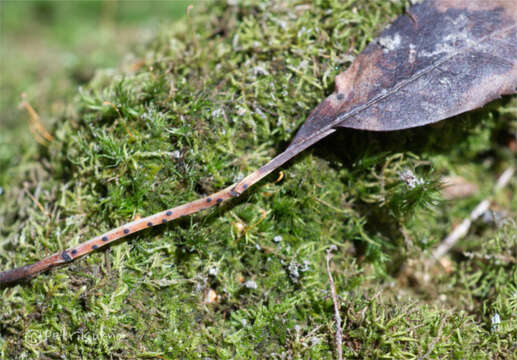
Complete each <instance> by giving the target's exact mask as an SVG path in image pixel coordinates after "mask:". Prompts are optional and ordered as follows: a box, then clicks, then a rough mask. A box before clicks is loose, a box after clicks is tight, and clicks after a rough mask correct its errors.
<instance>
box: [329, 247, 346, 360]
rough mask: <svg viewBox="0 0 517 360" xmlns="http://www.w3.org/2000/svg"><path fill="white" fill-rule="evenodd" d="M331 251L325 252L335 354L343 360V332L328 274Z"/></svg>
mask: <svg viewBox="0 0 517 360" xmlns="http://www.w3.org/2000/svg"><path fill="white" fill-rule="evenodd" d="M331 251H332V249H328V250H327V256H326V260H327V273H328V276H329V284H330V292H331V294H332V302H333V303H334V319H335V321H336V335H335V341H336V352H337V358H338V360H343V331H342V330H341V315H339V302H338V299H337V294H336V287H335V285H334V279H332V273H331V272H330V259H331V258H332V253H331Z"/></svg>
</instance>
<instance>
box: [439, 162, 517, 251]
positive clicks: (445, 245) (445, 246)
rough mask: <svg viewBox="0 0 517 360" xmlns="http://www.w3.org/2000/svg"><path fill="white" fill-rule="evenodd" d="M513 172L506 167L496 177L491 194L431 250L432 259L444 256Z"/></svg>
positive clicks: (482, 211) (486, 206) (507, 181)
mask: <svg viewBox="0 0 517 360" xmlns="http://www.w3.org/2000/svg"><path fill="white" fill-rule="evenodd" d="M514 173H515V169H514V168H513V167H510V168H508V169H506V170H505V171H504V172H503V173H502V174H501V176H499V178H498V179H497V183H496V184H495V186H494V191H493V193H492V195H491V196H489V197H487V198H485V199H483V200H482V201H481V202H480V203H479V204H478V205H477V206H476V207H475V208H474V210H472V212H471V213H470V216H469V217H468V218H466V219H465V220H463V222H462V223H461V224H459V225H458V226H456V228H455V229H454V230H453V231H452V232H451V233H450V234H449V235H448V236H447V237H446V238H445V239H444V240H443V241H442V243H441V244H440V245H439V246H438V247H437V248H436V249H435V250H434V251H433V259H435V260H438V259H440V258H441V257H442V256H444V255H445V254H446V253H447V252H448V251H449V250H450V249H451V248H452V247H453V246H454V245H456V243H457V242H458V241H459V240H460V239H461V238H463V237H464V236H465V235H467V233H468V231H469V229H470V226H471V225H472V223H473V222H474V221H475V220H476V219H477V218H479V217H480V216H481V215H483V213H484V212H485V211H487V210H488V208H489V207H490V200H491V199H492V197H493V195H494V194H495V193H497V192H498V191H499V190H501V189H502V188H504V187H505V186H506V185H508V183H509V182H510V180H511V179H512V177H513V175H514Z"/></svg>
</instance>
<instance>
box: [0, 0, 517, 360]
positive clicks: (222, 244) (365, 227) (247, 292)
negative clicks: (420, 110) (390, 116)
mask: <svg viewBox="0 0 517 360" xmlns="http://www.w3.org/2000/svg"><path fill="white" fill-rule="evenodd" d="M204 6H205V7H200V8H199V9H197V7H196V9H194V12H192V13H190V15H189V16H188V17H187V18H185V19H183V20H182V21H181V22H179V23H177V24H175V25H173V26H167V27H165V28H163V29H162V30H161V32H160V33H159V34H157V35H156V36H155V37H154V39H153V40H152V41H150V42H149V43H147V45H146V46H145V47H144V48H142V49H141V50H140V52H138V53H137V55H136V56H137V58H138V59H142V62H141V64H142V65H140V66H134V67H132V68H129V70H128V67H125V66H122V67H121V69H120V70H118V71H115V72H113V71H109V72H108V71H98V72H97V73H96V75H95V77H94V78H93V79H92V81H91V82H90V83H89V84H88V85H86V86H84V87H83V88H82V89H81V91H80V93H79V94H78V96H77V99H76V101H75V103H74V108H73V111H72V112H71V115H70V116H67V117H66V118H61V119H57V120H56V124H55V128H54V130H53V135H54V137H55V140H54V141H52V142H51V143H50V144H48V145H46V146H43V147H41V148H39V151H38V154H39V157H38V158H37V159H36V160H37V162H39V163H43V164H46V165H45V166H44V167H43V168H42V167H41V166H40V167H39V169H40V170H39V171H40V173H41V175H40V177H39V178H38V181H34V180H32V179H31V178H27V186H28V190H29V191H31V192H32V191H34V190H35V189H36V188H37V187H38V186H39V187H40V190H39V192H40V193H41V194H42V195H41V197H40V198H39V202H40V203H41V205H42V208H43V209H45V211H41V209H39V208H38V207H37V206H36V205H34V204H33V203H30V202H25V203H22V204H21V205H20V204H18V203H17V202H16V195H17V194H18V192H21V191H22V189H21V188H20V189H18V188H17V187H16V186H14V185H11V186H10V187H9V189H8V191H9V194H8V196H7V197H6V199H5V205H4V206H3V207H2V215H3V216H4V217H5V218H8V219H10V222H9V227H8V228H6V230H3V232H4V235H5V237H6V239H7V241H6V242H5V244H4V249H5V251H4V252H3V253H2V254H1V255H0V258H1V262H2V267H3V268H7V267H12V266H14V265H15V264H17V265H20V264H24V263H27V262H29V261H32V260H36V259H38V258H40V257H41V256H42V254H46V253H52V252H55V251H58V250H61V249H64V248H66V247H69V246H71V245H74V244H77V243H79V242H81V241H83V240H85V239H86V238H88V237H90V236H93V235H96V234H98V233H99V232H100V231H104V230H108V229H109V228H111V227H113V226H116V225H120V224H122V223H123V222H126V221H127V220H128V219H130V218H132V217H134V216H142V215H146V214H150V213H153V212H156V211H160V210H162V209H164V208H166V207H170V206H172V205H176V204H180V203H183V202H186V201H190V200H193V199H196V198H198V197H199V196H201V195H203V194H207V193H210V192H212V191H214V190H216V189H219V188H222V187H224V186H227V185H229V184H231V183H233V182H234V181H235V180H237V179H239V178H241V177H242V176H244V175H245V174H247V173H249V172H251V171H252V170H254V169H256V168H257V167H259V166H260V165H262V164H264V163H265V162H266V161H267V160H268V159H270V158H271V157H272V156H274V155H275V154H276V153H278V152H279V151H280V150H281V149H283V148H285V146H286V145H287V143H288V141H289V140H290V139H291V138H292V136H293V134H294V132H295V131H296V129H297V128H298V127H299V126H300V124H301V123H302V122H303V121H304V119H305V117H306V116H307V114H308V113H309V112H310V110H311V109H313V108H314V107H315V106H316V105H317V104H318V102H319V101H320V100H321V99H322V98H323V97H324V96H325V95H326V94H328V93H330V92H332V90H333V78H334V76H335V75H336V74H337V73H338V72H339V71H341V70H342V69H343V68H345V67H346V66H347V65H348V64H349V63H350V60H351V59H352V57H353V56H354V55H355V54H357V53H358V52H359V51H361V49H362V48H364V46H365V45H366V44H367V43H368V42H369V41H370V40H371V39H372V38H373V37H374V36H375V34H377V33H378V31H380V30H381V29H382V27H383V26H384V25H385V24H387V23H388V22H389V21H390V20H392V19H393V18H395V17H396V16H397V15H399V14H401V13H402V12H403V11H404V4H401V3H399V2H386V1H381V0H378V1H377V0H373V1H368V2H345V3H339V2H335V1H320V2H315V3H314V4H306V3H298V2H293V3H292V4H289V5H286V4H285V3H284V2H273V3H271V4H270V5H268V6H266V5H264V4H263V3H262V2H259V1H257V2H254V1H250V2H246V3H245V4H241V5H238V6H234V5H228V4H227V5H223V4H206V5H204ZM514 108H515V99H504V100H502V101H500V102H497V103H495V104H492V105H491V106H489V107H487V108H486V109H483V110H481V111H478V112H475V113H471V114H467V115H464V116H460V117H457V118H455V119H451V120H449V121H446V122H443V123H440V124H438V125H435V126H431V127H426V128H425V129H415V130H410V131H403V132H397V133H389V134H379V133H363V132H357V131H350V130H343V131H340V132H339V133H338V134H336V135H334V136H332V137H330V138H328V139H326V140H324V141H322V142H321V143H320V144H318V145H316V146H314V147H313V149H311V150H309V151H306V152H305V153H304V154H302V155H301V156H299V157H297V158H296V159H294V160H293V161H291V162H290V163H289V164H287V165H286V166H284V167H283V168H282V169H281V171H282V172H283V175H284V176H283V179H280V176H279V172H278V171H277V172H275V173H273V174H272V175H270V176H269V177H268V178H266V179H265V180H264V181H263V182H261V184H259V185H258V186H256V187H255V188H254V189H251V191H250V193H249V194H248V195H246V196H245V198H244V199H242V200H238V201H236V202H234V203H232V204H230V205H228V206H224V207H222V208H220V209H216V210H210V211H208V212H205V213H202V214H198V215H194V216H192V217H189V218H186V219H183V220H181V221H178V222H174V223H170V224H167V225H165V226H162V227H160V228H158V229H154V230H149V231H144V232H142V233H138V234H136V235H134V236H132V237H130V238H129V239H128V240H127V241H124V242H120V243H118V244H115V245H114V246H112V247H110V248H109V249H108V250H105V251H102V252H97V253H94V254H92V255H90V256H88V257H86V258H84V259H81V260H79V261H76V262H74V263H72V264H70V265H68V266H66V267H61V268H59V269H55V270H52V271H50V272H48V273H45V274H42V275H40V276H38V277H37V278H35V279H33V280H31V282H30V283H25V284H21V285H17V286H14V287H10V288H5V289H2V294H3V295H2V298H1V300H0V301H1V306H2V308H3V309H8V310H7V311H4V312H3V314H2V316H1V318H0V333H1V338H0V351H1V352H2V354H3V356H5V357H18V358H24V357H25V358H37V357H53V356H57V355H58V354H62V355H65V356H66V357H67V358H68V357H70V358H81V357H83V358H109V357H115V358H117V357H119V358H133V357H143V358H145V357H147V358H171V359H173V358H203V357H210V358H263V357H273V358H284V357H290V358H330V357H332V356H333V351H334V350H333V340H332V336H333V310H332V303H331V299H330V297H329V290H328V279H327V274H326V270H325V265H324V255H325V249H327V248H328V247H329V246H330V245H332V244H333V245H336V246H337V247H338V252H337V254H336V256H335V257H334V259H333V271H334V274H335V280H336V286H337V290H338V294H339V295H340V299H341V306H342V308H341V309H342V310H341V311H342V317H343V319H344V325H343V326H344V328H343V333H344V336H345V338H344V344H345V349H344V351H345V354H346V355H347V357H349V358H381V357H384V358H414V357H423V356H426V357H429V358H438V357H453V358H471V357H477V358H495V357H498V356H499V357H506V356H511V354H513V352H514V350H515V348H513V347H512V346H514V345H513V344H515V336H516V335H517V334H516V329H517V320H516V319H515V315H514V314H515V310H516V309H515V304H516V302H515V289H516V288H517V280H516V274H514V271H513V270H512V269H514V266H512V265H514V260H515V259H514V258H515V254H513V253H512V250H511V249H514V245H512V244H513V243H512V241H514V238H515V234H516V233H517V228H516V226H515V224H514V223H508V225H506V226H505V227H500V228H497V227H496V226H493V225H487V226H476V227H475V228H474V229H473V231H472V233H471V235H469V236H468V237H467V238H466V239H465V240H464V241H463V242H462V243H461V244H460V247H459V248H458V249H459V250H457V251H455V252H454V253H453V254H452V258H451V259H452V260H451V261H452V263H453V269H454V270H453V271H452V272H450V273H446V272H444V271H443V269H434V268H433V269H429V268H426V267H425V264H426V261H425V259H426V256H427V254H428V250H429V249H430V248H431V247H432V246H433V245H435V244H436V243H437V242H438V241H440V240H441V239H442V238H443V237H444V236H445V235H446V234H447V232H448V231H449V230H450V229H451V227H452V225H453V224H454V223H457V222H458V220H459V219H462V218H464V217H465V216H467V215H468V213H469V212H470V210H471V209H472V207H473V205H475V203H476V202H477V201H479V200H480V199H481V198H483V197H484V196H486V195H487V194H489V193H490V191H491V188H492V186H493V183H494V181H495V179H496V176H497V174H498V173H499V172H500V170H501V169H503V168H504V167H505V166H508V165H509V164H512V163H515V153H512V152H511V151H510V150H508V146H507V143H506V140H505V139H507V138H508V136H509V135H510V134H512V131H515V128H516V126H517V125H516V119H515V112H514V110H512V109H514ZM31 166H33V167H35V166H36V165H31ZM450 174H460V175H462V176H464V177H466V178H468V179H469V180H470V181H472V182H475V183H477V184H478V185H479V187H480V191H479V193H478V194H475V195H474V196H473V197H471V198H468V199H463V200H458V201H455V202H446V201H444V200H443V199H441V197H440V188H439V179H440V178H441V177H442V176H443V175H450ZM407 175H410V176H414V177H417V178H418V179H421V181H418V183H417V185H416V187H411V186H409V185H408V183H407V180H406V181H405V179H406V177H407ZM513 184H514V185H513V186H515V183H513ZM512 190H513V189H510V190H508V189H507V190H504V192H503V193H502V194H500V195H499V196H498V197H497V199H496V202H497V204H499V206H500V207H501V208H504V209H505V211H506V212H508V215H509V217H511V216H514V217H515V214H516V212H517V205H516V204H517V201H516V200H517V199H516V195H515V191H513V192H512ZM278 236H281V238H280V237H278ZM512 239H513V240H512ZM512 246H513V247H512ZM471 253H472V254H473V255H468V256H467V255H466V254H471ZM493 254H503V255H504V256H505V257H504V261H503V260H498V259H499V258H498V257H497V256H495V255H494V257H490V256H492V255H493ZM488 255H490V256H488ZM486 256H488V258H486ZM498 261H499V262H498ZM419 274H423V275H422V276H419ZM425 275H427V276H425ZM255 285H256V286H255ZM495 313H497V314H499V316H500V318H501V324H500V325H498V326H496V328H494V327H493V324H492V322H491V320H490V319H491V318H492V317H493V316H494V314H495Z"/></svg>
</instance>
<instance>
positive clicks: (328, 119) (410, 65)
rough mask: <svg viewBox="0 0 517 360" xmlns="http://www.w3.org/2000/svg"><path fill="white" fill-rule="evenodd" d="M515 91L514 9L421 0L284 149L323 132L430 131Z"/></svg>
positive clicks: (339, 81) (474, 1)
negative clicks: (420, 128)
mask: <svg viewBox="0 0 517 360" xmlns="http://www.w3.org/2000/svg"><path fill="white" fill-rule="evenodd" d="M516 90H517V1H515V0H491V1H487V0H427V1H424V2H423V3H421V4H418V5H415V6H413V7H411V9H410V10H409V11H408V13H407V14H406V15H403V16H401V17H399V18H398V19H397V20H395V22H394V23H393V24H391V25H390V26H388V27H387V28H386V29H385V30H384V31H383V32H382V34H381V35H380V36H379V38H377V40H375V41H373V42H372V43H371V44H370V45H369V46H368V47H366V49H365V50H364V51H363V52H362V53H361V54H360V55H359V56H358V57H357V58H356V60H355V61H354V62H353V64H352V65H351V66H350V67H349V68H348V69H347V70H346V71H345V72H343V73H341V74H339V75H338V76H337V77H336V91H335V92H334V93H333V94H332V95H330V96H329V97H327V98H326V99H325V100H324V101H323V102H322V103H321V104H320V105H319V106H318V107H317V108H316V109H315V110H314V111H313V112H312V114H311V115H310V117H309V118H308V119H307V121H306V122H305V124H304V125H303V126H302V127H301V128H300V130H299V132H298V133H297V135H296V137H295V139H294V140H293V142H292V143H291V146H292V145H293V144H296V143H298V142H303V141H304V140H306V139H309V138H313V137H314V134H315V133H318V132H321V131H322V130H324V129H328V128H336V127H348V128H354V129H363V130H374V131H390V130H399V129H407V128H412V127H416V126H422V125H425V124H429V123H434V122H437V121H440V120H443V119H445V118H448V117H451V116H454V115H457V114H460V113H463V112H466V111H469V110H472V109H475V108H478V107H481V106H483V105H484V104H486V103H488V102H489V101H492V100H494V99H496V98H499V97H500V96H501V95H505V94H514V93H516Z"/></svg>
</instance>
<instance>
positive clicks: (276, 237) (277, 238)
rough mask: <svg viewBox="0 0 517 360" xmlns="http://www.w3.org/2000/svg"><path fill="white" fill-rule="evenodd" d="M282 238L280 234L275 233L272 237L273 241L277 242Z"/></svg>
mask: <svg viewBox="0 0 517 360" xmlns="http://www.w3.org/2000/svg"><path fill="white" fill-rule="evenodd" d="M282 240H284V238H283V237H282V235H277V236H275V237H274V238H273V242H276V243H277V244H278V243H279V242H281V241H282Z"/></svg>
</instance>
